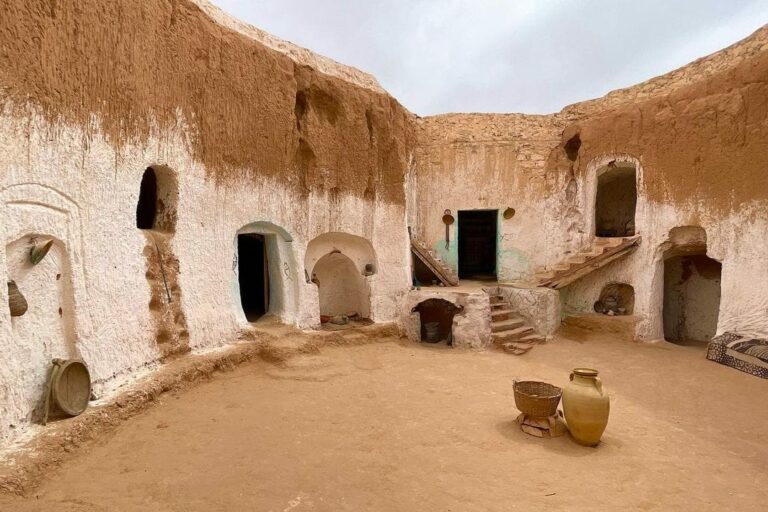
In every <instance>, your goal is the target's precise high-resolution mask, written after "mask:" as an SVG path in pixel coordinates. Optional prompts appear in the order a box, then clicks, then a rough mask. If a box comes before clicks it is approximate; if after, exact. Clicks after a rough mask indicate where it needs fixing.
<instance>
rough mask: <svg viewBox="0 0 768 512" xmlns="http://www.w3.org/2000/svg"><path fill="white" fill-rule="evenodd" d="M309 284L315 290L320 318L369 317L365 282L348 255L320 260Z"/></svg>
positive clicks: (369, 308)
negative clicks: (316, 289)
mask: <svg viewBox="0 0 768 512" xmlns="http://www.w3.org/2000/svg"><path fill="white" fill-rule="evenodd" d="M312 282H314V283H315V284H316V285H317V287H318V293H319V300H320V315H321V316H328V317H334V316H346V317H350V318H355V317H358V318H369V317H370V315H371V301H370V290H369V287H368V282H367V281H366V280H365V276H363V275H362V274H360V272H358V270H357V267H356V266H355V263H354V262H353V261H352V260H351V259H350V258H349V257H348V256H346V255H344V254H342V253H341V252H332V253H330V254H326V255H325V256H323V257H322V258H320V259H319V260H318V261H317V263H316V264H315V267H314V270H313V272H312Z"/></svg>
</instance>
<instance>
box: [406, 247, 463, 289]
mask: <svg viewBox="0 0 768 512" xmlns="http://www.w3.org/2000/svg"><path fill="white" fill-rule="evenodd" d="M411 252H412V253H413V255H414V256H416V257H417V258H418V259H419V260H421V262H422V263H423V264H424V265H425V266H426V267H427V268H428V269H429V270H430V271H431V272H432V273H433V274H434V275H435V277H437V278H438V279H439V280H440V282H441V283H443V284H444V285H445V286H458V285H459V276H457V275H456V274H455V273H454V272H453V270H452V269H451V268H450V267H449V266H448V265H446V264H445V263H444V262H443V260H441V259H440V257H439V256H438V255H437V254H435V253H434V251H433V250H432V249H430V248H429V247H427V245H426V244H425V243H424V242H422V241H421V240H416V239H415V238H411Z"/></svg>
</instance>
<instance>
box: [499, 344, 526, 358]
mask: <svg viewBox="0 0 768 512" xmlns="http://www.w3.org/2000/svg"><path fill="white" fill-rule="evenodd" d="M499 348H501V349H502V350H503V351H504V352H507V353H509V354H514V355H516V356H521V355H523V354H525V353H526V352H528V351H529V350H531V349H532V348H533V345H525V344H522V343H515V342H508V343H502V344H501V345H499Z"/></svg>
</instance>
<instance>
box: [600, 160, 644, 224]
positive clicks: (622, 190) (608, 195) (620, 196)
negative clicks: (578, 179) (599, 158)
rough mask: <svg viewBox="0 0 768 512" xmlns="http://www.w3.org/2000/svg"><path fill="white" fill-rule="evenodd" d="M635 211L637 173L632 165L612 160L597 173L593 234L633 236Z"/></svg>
mask: <svg viewBox="0 0 768 512" xmlns="http://www.w3.org/2000/svg"><path fill="white" fill-rule="evenodd" d="M636 208H637V170H636V167H635V165H634V164H633V163H631V162H616V161H611V162H609V163H608V165H606V166H604V167H602V168H600V169H599V170H598V172H597V190H596V193H595V235H596V236H599V237H621V236H633V235H634V234H635V210H636Z"/></svg>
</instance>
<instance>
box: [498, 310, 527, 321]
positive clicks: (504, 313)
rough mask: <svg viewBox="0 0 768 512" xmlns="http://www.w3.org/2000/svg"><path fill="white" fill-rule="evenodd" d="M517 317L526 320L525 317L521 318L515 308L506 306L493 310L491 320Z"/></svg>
mask: <svg viewBox="0 0 768 512" xmlns="http://www.w3.org/2000/svg"><path fill="white" fill-rule="evenodd" d="M517 319H520V320H522V321H525V320H524V319H523V318H520V315H518V314H517V313H516V312H515V311H514V310H513V309H509V308H504V309H494V310H491V322H502V321H504V320H517Z"/></svg>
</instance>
